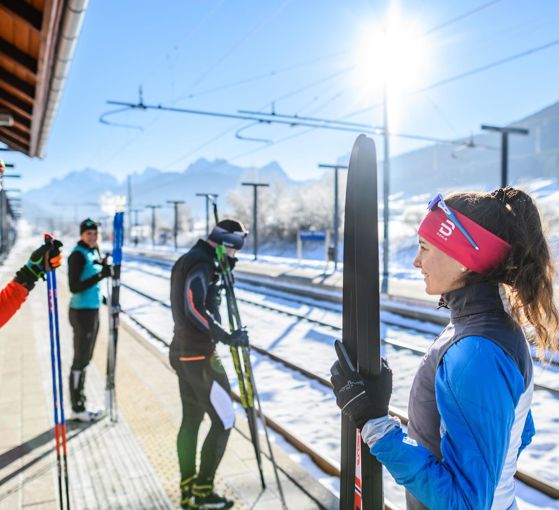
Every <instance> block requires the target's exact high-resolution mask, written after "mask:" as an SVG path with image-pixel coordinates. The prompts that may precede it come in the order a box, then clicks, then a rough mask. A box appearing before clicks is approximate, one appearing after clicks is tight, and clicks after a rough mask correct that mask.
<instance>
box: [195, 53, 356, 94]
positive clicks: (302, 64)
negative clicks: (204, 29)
mask: <svg viewBox="0 0 559 510" xmlns="http://www.w3.org/2000/svg"><path fill="white" fill-rule="evenodd" d="M348 52H349V50H344V51H341V52H338V53H332V54H330V55H323V56H322V57H317V58H314V59H312V60H307V61H306V62H300V63H298V64H293V65H291V66H287V67H284V68H282V69H278V70H277V71H275V70H272V71H268V72H266V73H260V74H256V75H254V76H250V77H249V78H245V79H243V80H238V81H234V82H230V83H226V84H223V85H218V86H216V87H212V88H209V89H206V90H202V91H200V92H193V93H192V94H189V95H188V98H189V99H192V98H195V97H200V96H204V95H206V94H211V93H213V92H219V91H221V90H227V89H230V88H234V87H238V86H239V85H246V84H247V83H252V82H255V81H259V80H263V79H265V78H273V77H276V76H279V75H280V74H283V73H287V72H289V71H293V70H294V69H299V68H300V67H308V66H309V65H312V64H315V63H316V62H319V61H321V60H325V59H331V58H333V57H339V56H341V55H345V54H347V53H348Z"/></svg>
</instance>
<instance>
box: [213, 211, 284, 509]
mask: <svg viewBox="0 0 559 510" xmlns="http://www.w3.org/2000/svg"><path fill="white" fill-rule="evenodd" d="M212 206H213V211H214V219H215V223H216V224H217V223H218V222H219V214H218V212H217V202H216V201H215V200H214V201H213V202H212ZM218 257H219V259H220V267H221V273H222V276H223V282H224V284H225V294H226V300H227V311H228V313H229V321H230V324H233V326H235V322H236V328H241V327H242V322H241V314H240V313H239V306H238V304H237V298H236V296H235V291H234V287H233V279H232V274H231V269H230V268H229V264H228V263H227V261H226V259H225V254H224V253H221V255H220V256H219V255H218ZM237 356H238V353H237ZM243 358H244V362H245V363H244V364H245V375H247V372H248V381H247V382H248V383H249V384H250V387H251V388H252V393H253V395H254V396H256V401H257V403H258V411H259V413H260V418H261V420H262V426H263V427H264V436H265V438H266V443H267V445H268V450H269V452H270V459H271V461H272V466H273V468H274V476H275V478H276V483H277V485H278V491H279V493H280V499H281V502H282V506H283V508H285V509H286V508H287V505H286V502H285V495H284V493H283V487H282V485H281V482H280V479H279V473H278V466H277V463H276V459H275V457H274V452H273V450H272V445H271V443H270V437H269V435H268V427H267V424H266V417H265V416H264V412H263V411H262V405H261V403H260V396H259V395H258V391H257V390H256V383H255V381H254V374H253V372H252V364H251V361H250V350H249V349H248V348H244V349H243ZM238 375H239V374H238V373H237V376H238ZM240 384H241V378H239V387H240ZM239 391H240V390H239ZM253 413H254V402H253ZM247 418H248V413H247ZM248 421H249V426H250V422H251V420H250V419H249V420H248ZM254 429H255V430H254V433H253V432H252V431H251V436H252V437H253V445H254V448H255V453H256V458H257V462H258V469H259V471H260V481H261V483H262V488H263V489H264V488H265V487H266V483H265V481H264V472H263V470H262V461H261V454H260V442H259V439H258V427H257V426H256V421H254Z"/></svg>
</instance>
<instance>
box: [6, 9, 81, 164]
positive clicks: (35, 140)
mask: <svg viewBox="0 0 559 510" xmlns="http://www.w3.org/2000/svg"><path fill="white" fill-rule="evenodd" d="M87 4H88V0H0V114H8V116H9V117H11V118H12V119H13V123H12V125H2V124H5V122H2V123H0V141H2V142H4V143H5V144H6V145H7V146H8V148H9V149H11V150H15V151H20V152H22V153H24V154H26V155H28V156H31V157H35V156H38V157H42V155H43V150H44V146H45V144H46V141H47V139H48V134H49V131H50V127H51V125H52V121H53V119H54V116H55V114H56V110H57V108H58V103H59V101H60V97H61V95H62V91H63V88H64V84H65V81H66V76H67V73H68V69H69V65H70V62H71V60H72V54H73V51H74V48H75V45H76V42H77V38H78V36H79V32H80V29H81V25H82V21H83V18H84V16H85V11H86V9H87ZM2 118H3V119H4V120H5V119H6V115H3V116H2Z"/></svg>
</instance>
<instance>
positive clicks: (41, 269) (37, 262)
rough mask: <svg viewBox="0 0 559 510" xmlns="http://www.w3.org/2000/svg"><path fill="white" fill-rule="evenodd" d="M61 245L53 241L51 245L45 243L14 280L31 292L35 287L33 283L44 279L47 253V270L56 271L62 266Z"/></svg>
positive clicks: (57, 241)
mask: <svg viewBox="0 0 559 510" xmlns="http://www.w3.org/2000/svg"><path fill="white" fill-rule="evenodd" d="M61 247H62V243H61V242H60V241H59V240H58V239H55V240H53V241H52V242H51V243H48V244H47V243H45V244H43V245H42V246H41V247H39V248H37V249H36V250H35V251H34V252H33V253H32V254H31V256H30V257H29V260H28V261H27V263H26V264H25V265H23V266H22V267H21V268H20V270H19V271H18V272H17V273H16V276H15V278H14V280H15V281H16V282H18V283H19V284H21V285H23V286H24V287H25V288H26V289H27V290H31V289H32V288H33V287H34V286H35V282H36V281H37V280H38V279H39V278H42V279H43V280H44V279H45V271H46V269H47V268H46V264H45V262H46V261H45V255H46V254H47V251H48V265H49V269H56V268H57V267H60V265H61V264H62V253H61V252H60V248H61Z"/></svg>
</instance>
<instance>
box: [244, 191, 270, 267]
mask: <svg viewBox="0 0 559 510" xmlns="http://www.w3.org/2000/svg"><path fill="white" fill-rule="evenodd" d="M241 184H242V185H243V186H252V194H253V195H252V196H253V203H252V230H253V233H252V235H253V239H254V244H253V253H254V260H256V259H257V258H258V188H268V187H269V186H270V185H269V184H266V183H263V182H242V183H241Z"/></svg>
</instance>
